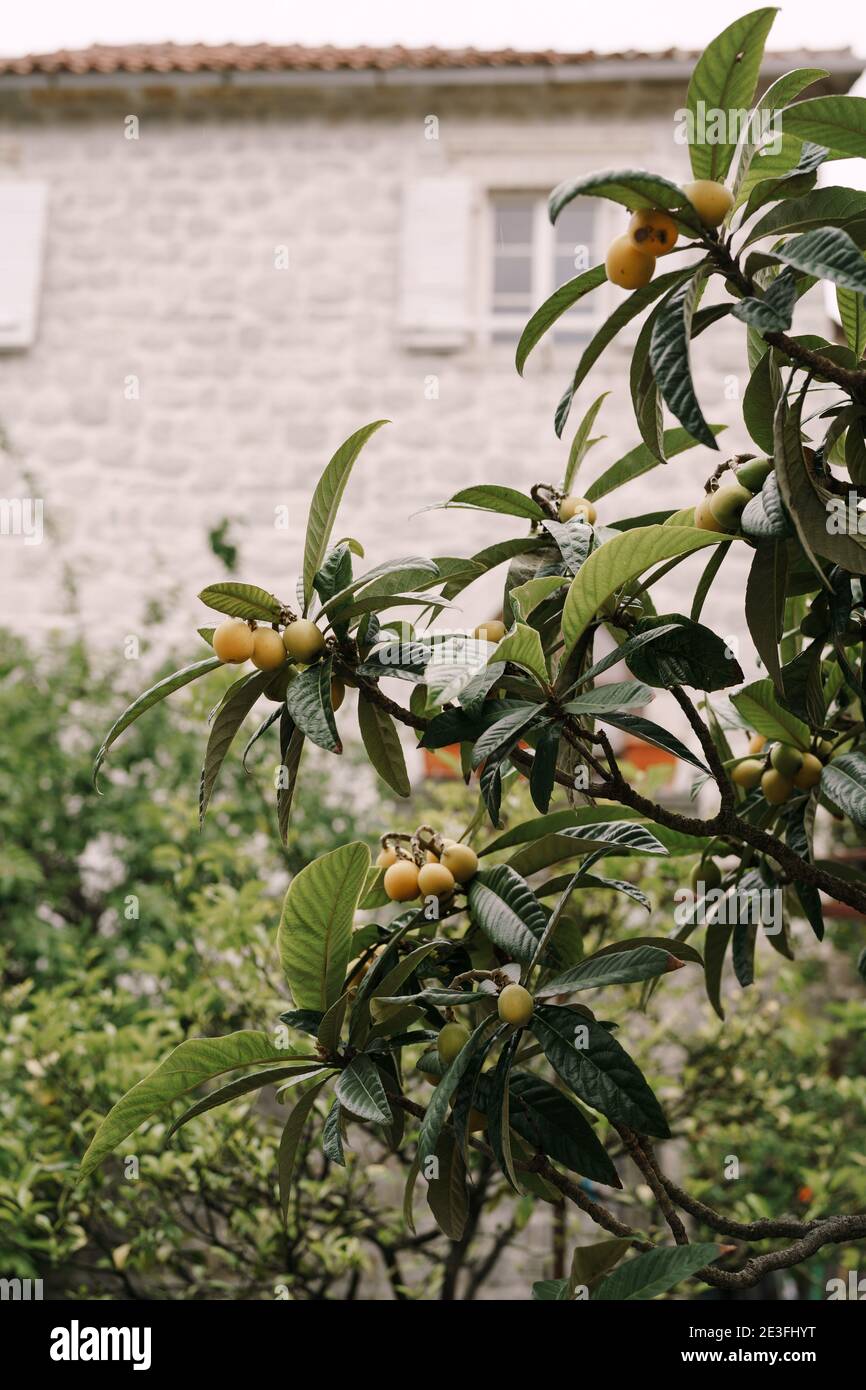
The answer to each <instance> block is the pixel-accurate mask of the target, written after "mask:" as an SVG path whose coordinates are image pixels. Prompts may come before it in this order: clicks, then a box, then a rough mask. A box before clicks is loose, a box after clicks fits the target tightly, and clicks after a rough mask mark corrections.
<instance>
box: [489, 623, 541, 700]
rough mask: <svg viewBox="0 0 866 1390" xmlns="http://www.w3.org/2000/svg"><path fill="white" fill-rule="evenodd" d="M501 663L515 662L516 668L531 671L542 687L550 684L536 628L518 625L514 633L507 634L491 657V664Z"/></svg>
mask: <svg viewBox="0 0 866 1390" xmlns="http://www.w3.org/2000/svg"><path fill="white" fill-rule="evenodd" d="M500 661H513V662H514V664H515V666H523V667H524V668H525V669H526V670H527V671H530V672H531V673H532V675H533V676H535V677H536V679H537V680H538V682H539V684H540V685H542V686H546V685H547V684H548V681H549V679H550V678H549V676H548V674H547V663H546V661H545V659H544V650H543V648H542V645H541V638H540V637H539V635H538V633H537V632H536V630H535V628H534V627H527V626H525V624H523V623H517V624H516V626H515V627H514V629H513V631H511V632H509V633H506V635H505V636H504V637H503V639H502V641H501V642H500V643H499V645H498V646H497V648H496V650H495V651H494V652H492V653H491V655H490V657H489V662H490V663H491V664H495V663H497V662H500Z"/></svg>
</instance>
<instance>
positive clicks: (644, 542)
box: [562, 526, 724, 656]
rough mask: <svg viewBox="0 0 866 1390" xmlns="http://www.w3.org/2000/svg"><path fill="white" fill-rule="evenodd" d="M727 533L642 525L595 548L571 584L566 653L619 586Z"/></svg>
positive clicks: (565, 623) (564, 615)
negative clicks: (655, 566) (653, 567)
mask: <svg viewBox="0 0 866 1390" xmlns="http://www.w3.org/2000/svg"><path fill="white" fill-rule="evenodd" d="M723 539H724V537H723V536H721V535H720V534H718V533H716V532H713V531H699V530H698V529H697V528H696V527H693V526H639V527H637V528H636V529H635V530H633V531H625V532H623V533H622V535H619V536H616V537H615V538H614V539H613V540H610V541H608V542H607V543H606V544H605V545H602V546H599V548H598V550H594V551H593V553H592V554H591V555H590V556H589V558H588V560H587V561H586V563H585V564H584V566H583V567H582V569H581V570H580V572H579V573H578V574H577V575H576V577H575V579H574V580H573V581H572V584H571V587H570V588H569V591H568V594H567V596H566V600H565V606H564V608H563V613H562V633H563V637H564V639H565V653H564V655H565V656H568V654H569V653H570V652H572V651H573V650H574V648H575V646H576V645H577V643H578V642H579V640H580V638H581V637H582V635H583V633H584V632H585V631H586V629H587V627H588V626H589V624H590V623H591V622H592V620H593V618H594V617H595V615H596V613H597V612H598V610H599V609H600V608H601V607H602V605H603V604H605V603H606V602H607V600H608V599H609V598H611V597H612V596H613V594H615V593H616V591H617V589H619V588H621V587H622V586H623V585H624V584H630V583H631V581H632V580H634V579H637V578H638V576H639V575H641V574H643V573H644V571H645V570H648V569H650V568H651V567H652V566H653V565H657V564H660V563H661V562H662V561H664V560H670V559H672V558H673V557H674V556H675V555H688V554H689V553H690V552H691V551H693V550H700V549H701V548H702V547H703V546H706V545H713V544H716V543H718V542H719V541H720V540H723Z"/></svg>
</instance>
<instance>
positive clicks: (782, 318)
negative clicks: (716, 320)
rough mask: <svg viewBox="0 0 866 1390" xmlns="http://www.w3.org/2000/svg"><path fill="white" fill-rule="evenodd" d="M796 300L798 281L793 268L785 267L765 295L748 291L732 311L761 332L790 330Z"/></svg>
mask: <svg viewBox="0 0 866 1390" xmlns="http://www.w3.org/2000/svg"><path fill="white" fill-rule="evenodd" d="M796 302H797V284H796V281H795V279H794V276H793V273H792V272H791V270H783V271H782V273H781V275H777V276H776V278H775V279H774V280H773V281H772V283H771V284H770V286H769V288H768V290H767V291H766V293H765V294H764V296H763V298H760V299H759V298H756V297H755V296H754V295H746V296H745V298H743V299H741V300H740V301H739V302H738V303H737V304H735V305H734V307H733V309H732V310H731V313H732V314H733V316H734V318H735V319H739V320H740V322H741V323H747V324H748V325H749V326H750V328H754V329H755V330H756V331H757V332H758V333H787V331H788V329H789V328H790V327H791V321H792V319H793V315H794V306H795V304H796Z"/></svg>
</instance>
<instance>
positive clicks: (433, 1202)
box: [427, 1130, 469, 1240]
mask: <svg viewBox="0 0 866 1390" xmlns="http://www.w3.org/2000/svg"><path fill="white" fill-rule="evenodd" d="M436 1159H437V1162H438V1177H435V1178H431V1180H430V1182H429V1183H428V1184H427V1205H428V1206H429V1208H430V1210H431V1211H432V1213H433V1215H434V1217H435V1218H436V1225H437V1226H438V1227H439V1229H440V1231H442V1232H443V1234H444V1235H446V1236H447V1237H448V1239H449V1240H460V1238H461V1236H462V1235H463V1231H464V1229H465V1227H466V1218H467V1216H468V1215H469V1198H468V1195H467V1192H466V1165H465V1163H464V1162H463V1155H462V1153H461V1152H460V1146H459V1145H458V1144H457V1143H456V1142H455V1139H454V1136H453V1134H451V1133H450V1131H448V1130H443V1131H442V1133H441V1134H440V1135H439V1138H438V1140H437V1142H436Z"/></svg>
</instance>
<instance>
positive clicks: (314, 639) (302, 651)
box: [283, 618, 325, 664]
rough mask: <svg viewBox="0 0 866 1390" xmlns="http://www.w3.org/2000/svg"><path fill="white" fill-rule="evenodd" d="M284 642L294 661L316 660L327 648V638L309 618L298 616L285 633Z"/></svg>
mask: <svg viewBox="0 0 866 1390" xmlns="http://www.w3.org/2000/svg"><path fill="white" fill-rule="evenodd" d="M283 643H284V645H285V648H286V651H287V652H288V654H289V656H290V657H291V658H292V660H293V661H301V662H303V663H304V664H306V663H308V662H310V661H315V659H316V657H317V656H319V655H320V654H321V653H322V652H323V651H324V650H325V639H324V637H323V635H322V633H321V631H320V629H319V628H317V627H316V624H315V623H313V622H310V619H309V618H297V619H296V620H295V622H293V623H289V625H288V627H287V628H286V630H285V632H284V633H283Z"/></svg>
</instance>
